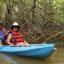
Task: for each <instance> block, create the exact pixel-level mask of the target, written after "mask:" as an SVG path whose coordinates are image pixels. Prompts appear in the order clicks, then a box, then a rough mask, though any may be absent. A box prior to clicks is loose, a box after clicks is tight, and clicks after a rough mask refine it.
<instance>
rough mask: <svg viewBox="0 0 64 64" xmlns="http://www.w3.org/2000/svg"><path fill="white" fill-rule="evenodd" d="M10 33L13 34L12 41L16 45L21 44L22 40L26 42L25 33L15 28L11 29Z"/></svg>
mask: <svg viewBox="0 0 64 64" xmlns="http://www.w3.org/2000/svg"><path fill="white" fill-rule="evenodd" d="M10 33H11V35H12V37H11V40H10V41H11V43H13V44H14V45H16V44H19V43H21V42H22V44H25V43H24V38H23V35H22V34H21V33H20V32H15V31H13V30H10Z"/></svg>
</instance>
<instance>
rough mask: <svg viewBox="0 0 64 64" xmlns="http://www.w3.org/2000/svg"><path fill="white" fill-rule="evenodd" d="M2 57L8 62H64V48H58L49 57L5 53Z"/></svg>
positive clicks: (32, 63)
mask: <svg viewBox="0 0 64 64" xmlns="http://www.w3.org/2000/svg"><path fill="white" fill-rule="evenodd" d="M0 58H2V59H3V60H4V61H6V62H9V63H10V64H64V49H63V48H60V49H57V50H56V51H55V52H54V53H53V54H52V55H51V56H50V57H48V58H47V59H33V58H26V57H16V56H9V55H5V54H0ZM4 64H5V63H4Z"/></svg>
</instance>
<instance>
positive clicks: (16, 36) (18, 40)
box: [7, 22, 27, 46]
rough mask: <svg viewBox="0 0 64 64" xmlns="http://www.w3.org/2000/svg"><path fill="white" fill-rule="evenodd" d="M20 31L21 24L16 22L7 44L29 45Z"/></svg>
mask: <svg viewBox="0 0 64 64" xmlns="http://www.w3.org/2000/svg"><path fill="white" fill-rule="evenodd" d="M19 29H20V26H19V24H18V23H17V22H14V23H13V25H12V26H11V29H10V32H9V34H8V37H7V44H9V45H12V46H13V45H24V44H27V42H26V41H25V40H24V37H23V35H22V34H21V32H20V31H19Z"/></svg>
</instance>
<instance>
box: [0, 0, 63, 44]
mask: <svg viewBox="0 0 64 64" xmlns="http://www.w3.org/2000/svg"><path fill="white" fill-rule="evenodd" d="M0 20H1V21H2V22H3V25H4V26H5V27H6V28H8V27H9V28H10V24H12V23H13V22H14V21H17V22H18V23H19V24H20V26H21V32H22V33H23V34H24V36H25V38H26V40H27V41H28V42H32V43H37V42H38V43H40V42H59V41H64V0H0Z"/></svg>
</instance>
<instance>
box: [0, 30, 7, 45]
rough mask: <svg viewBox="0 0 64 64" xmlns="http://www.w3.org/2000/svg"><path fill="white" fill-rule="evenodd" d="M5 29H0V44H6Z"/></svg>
mask: <svg viewBox="0 0 64 64" xmlns="http://www.w3.org/2000/svg"><path fill="white" fill-rule="evenodd" d="M5 34H6V31H5V29H0V39H1V40H2V44H3V45H5V44H6V38H5Z"/></svg>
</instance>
